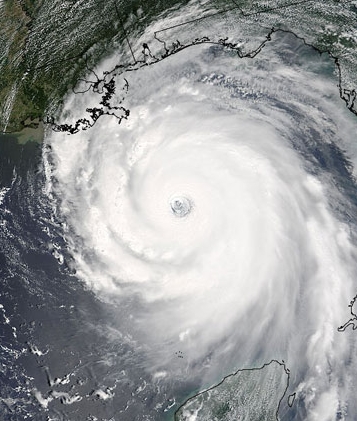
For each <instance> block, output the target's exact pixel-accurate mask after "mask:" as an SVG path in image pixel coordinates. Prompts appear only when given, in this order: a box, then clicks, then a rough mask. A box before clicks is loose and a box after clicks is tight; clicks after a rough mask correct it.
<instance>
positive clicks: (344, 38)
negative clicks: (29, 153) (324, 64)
mask: <svg viewBox="0 0 357 421" xmlns="http://www.w3.org/2000/svg"><path fill="white" fill-rule="evenodd" d="M186 3H188V0H182V1H178V0H159V1H152V0H145V1H137V0H136V1H125V2H124V1H115V0H87V1H85V2H83V1H82V0H4V1H3V2H2V3H1V4H0V19H1V22H3V24H2V25H1V27H0V72H1V73H0V74H1V76H0V132H20V131H21V130H22V129H23V128H25V127H29V128H32V129H34V130H36V129H37V128H39V122H40V121H41V120H42V119H43V118H44V115H45V114H46V113H50V114H55V113H56V112H57V111H58V110H60V108H61V104H62V101H63V98H64V96H65V95H66V93H67V92H68V91H69V90H70V89H71V88H73V87H74V86H75V85H76V84H77V81H78V80H79V79H80V78H81V77H84V76H85V75H86V74H88V67H89V68H91V67H94V66H95V65H96V64H97V63H98V62H99V61H100V60H101V59H103V58H104V57H106V56H108V55H110V54H111V53H113V52H114V51H115V50H116V48H117V47H118V46H119V45H122V44H123V42H128V41H129V43H130V39H133V38H135V37H136V36H137V35H138V34H140V33H141V32H143V31H144V30H145V28H147V27H148V25H149V24H150V22H152V20H154V19H157V18H158V16H159V15H160V14H161V13H163V12H165V11H167V10H169V9H170V10H171V11H172V10H176V11H177V10H179V7H181V6H182V5H184V4H186ZM197 4H198V5H199V6H200V8H201V9H202V10H203V13H207V14H209V13H210V11H213V10H214V11H224V10H229V9H232V8H235V9H236V10H237V11H238V13H240V14H241V15H242V16H245V15H250V16H254V19H255V21H256V24H257V25H263V26H264V25H266V26H267V27H272V26H275V27H279V28H285V29H287V30H291V31H294V32H295V33H297V35H299V36H303V37H305V38H306V40H307V41H308V42H309V43H312V44H313V45H315V46H316V47H317V48H319V49H321V50H329V51H331V52H332V53H333V54H334V55H335V56H337V57H339V60H340V63H341V72H342V78H343V83H344V87H346V88H348V89H350V90H353V89H354V88H355V87H356V86H357V73H356V72H355V69H356V67H357V50H356V40H357V30H356V28H357V6H356V2H355V1H342V0H341V1H337V0H328V1H322V0H318V1H317V0H302V1H290V2H289V1H282V0H274V1H269V0H265V1H248V0H231V1H223V0H211V1H208V2H207V1H202V2H200V1H198V2H197ZM126 37H127V39H126ZM118 61H119V58H118ZM41 130H42V129H41V127H40V129H39V130H38V131H37V133H38V135H39V134H40V133H41V132H42V131H41Z"/></svg>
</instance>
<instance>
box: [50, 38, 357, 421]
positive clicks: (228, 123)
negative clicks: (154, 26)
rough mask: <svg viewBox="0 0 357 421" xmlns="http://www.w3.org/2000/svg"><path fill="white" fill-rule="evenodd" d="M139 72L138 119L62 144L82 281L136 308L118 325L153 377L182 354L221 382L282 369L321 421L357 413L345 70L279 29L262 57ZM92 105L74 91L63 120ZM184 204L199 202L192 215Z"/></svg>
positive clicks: (189, 53)
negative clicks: (267, 366)
mask: <svg viewBox="0 0 357 421" xmlns="http://www.w3.org/2000/svg"><path fill="white" fill-rule="evenodd" d="M110 60H111V61H113V59H110ZM110 60H108V62H107V63H103V64H102V69H104V68H106V66H107V65H108V63H109V62H110ZM99 71H100V69H97V72H99ZM121 77H122V78H124V77H125V78H126V80H127V81H128V84H129V91H128V95H127V97H126V99H125V100H124V103H123V105H124V106H125V107H126V108H128V109H129V110H130V116H129V118H128V119H127V120H123V121H122V122H121V124H120V125H118V124H117V120H116V119H115V118H113V117H110V116H104V117H101V118H100V119H99V120H98V121H97V123H96V124H95V125H94V127H93V128H91V129H90V130H87V131H83V132H79V133H77V134H75V135H67V134H65V133H49V134H48V136H47V140H46V143H47V145H50V146H51V151H50V152H48V149H46V152H44V160H45V162H46V163H47V174H48V186H47V188H48V192H49V194H50V197H51V198H52V199H53V201H54V204H55V205H56V206H57V211H58V212H59V215H60V218H61V219H62V220H63V221H64V230H65V236H66V240H67V243H68V247H69V250H70V253H71V255H72V256H73V258H74V262H75V268H76V271H77V276H78V277H79V278H80V279H82V280H84V281H85V282H86V283H87V285H88V286H89V287H90V288H92V289H93V290H94V291H95V292H96V293H97V294H98V296H99V297H101V299H102V300H105V301H107V302H108V303H115V305H117V306H118V308H120V305H121V303H128V302H131V300H132V302H133V306H132V308H131V311H130V314H127V317H126V319H125V317H124V319H123V316H122V315H120V317H119V316H118V325H121V326H122V329H123V330H127V331H128V332H129V333H130V335H132V337H133V338H134V340H135V341H137V343H138V346H140V347H141V349H144V353H145V355H146V360H145V361H146V362H145V363H144V364H145V369H146V370H148V371H150V372H152V374H153V376H155V373H157V372H166V373H169V374H168V375H169V376H175V375H178V372H179V371H182V367H180V368H179V367H178V366H177V365H175V363H174V358H176V356H175V351H177V350H178V349H179V350H180V351H182V353H183V354H184V355H185V363H186V366H185V369H184V370H183V371H184V373H185V376H187V377H188V378H190V377H192V378H194V377H196V376H201V377H202V379H203V380H202V383H203V384H206V385H207V384H209V383H210V382H214V381H216V380H217V379H219V378H220V377H221V376H222V374H223V375H224V374H228V373H229V372H231V371H233V369H234V368H241V367H252V366H258V365H261V364H262V363H265V362H267V361H269V360H271V359H272V358H275V359H279V360H284V361H285V363H286V364H287V366H288V367H289V369H290V372H291V384H290V389H289V391H290V390H291V393H292V392H294V391H297V396H298V397H300V399H303V400H304V403H305V407H306V419H307V420H319V421H323V420H334V419H336V414H337V413H339V414H340V416H341V417H342V418H341V419H343V417H344V416H347V415H346V414H348V413H350V414H351V413H354V414H356V413H357V412H356V411H357V407H356V404H355V397H354V393H355V389H354V388H355V386H356V378H357V377H356V374H357V373H356V362H355V355H354V354H355V352H354V349H355V348H354V347H355V336H353V335H352V334H350V332H347V331H346V332H344V333H341V332H338V331H337V328H338V326H340V325H341V324H342V323H343V322H344V321H345V319H347V318H348V311H347V310H348V308H347V305H348V303H349V301H350V300H351V298H352V297H353V296H354V295H355V293H356V281H355V280H356V269H357V268H356V243H355V241H354V239H353V235H354V234H353V232H354V225H353V218H349V215H350V214H351V212H353V211H351V209H352V210H353V209H354V208H353V204H352V203H351V202H350V199H349V196H348V194H347V193H346V191H347V188H346V189H345V185H344V184H343V183H342V181H341V180H342V177H341V176H340V173H342V172H343V171H345V172H346V173H347V170H346V168H345V166H344V164H346V162H343V159H345V158H346V159H347V158H348V159H350V160H351V161H352V162H353V161H354V159H355V157H354V156H353V153H354V152H353V149H352V148H351V149H348V148H349V146H350V145H351V144H352V143H353V142H354V141H355V133H356V128H357V124H356V121H355V119H353V116H352V115H349V113H348V111H347V110H345V109H344V104H343V102H342V101H340V99H339V97H338V89H337V87H336V83H337V78H336V77H335V76H334V75H333V62H332V61H331V60H330V59H329V58H328V56H327V55H322V56H320V55H318V54H317V53H316V52H314V51H312V50H311V49H310V48H309V47H307V46H304V45H303V44H302V42H301V41H299V40H297V39H295V38H294V37H293V36H292V35H285V34H275V35H274V36H273V40H272V42H271V43H269V44H267V45H266V47H265V48H264V50H263V51H262V52H261V53H260V54H259V55H258V56H257V57H256V58H254V59H239V58H238V57H237V55H236V54H235V53H234V52H232V51H230V50H228V49H224V48H223V47H221V46H217V45H209V44H207V45H202V46H193V47H190V48H187V49H185V50H183V51H181V52H179V53H177V54H174V55H172V56H171V57H168V58H166V59H165V60H162V61H160V62H158V63H156V64H153V65H150V66H145V67H143V68H141V69H138V70H135V71H131V72H126V73H124V74H123V75H121ZM123 80H124V79H123ZM117 82H118V84H117V86H120V83H121V82H120V78H119V77H118V80H117ZM89 101H92V102H93V101H94V102H95V94H93V93H90V92H89V93H86V94H83V95H80V94H77V95H74V94H72V95H71V96H69V98H68V100H67V103H66V105H65V109H64V112H63V117H62V118H63V121H67V120H70V119H72V121H73V120H75V119H78V118H81V113H82V111H83V109H85V108H86V107H88V102H89ZM339 147H341V148H343V149H347V153H348V154H349V156H344V155H343V154H342V153H340V152H339V150H338V148H339ZM338 153H340V155H338ZM334 157H335V158H336V159H335V161H334ZM343 174H344V173H343ZM350 176H351V177H350V179H351V180H352V175H351V174H350ZM347 182H348V181H346V183H347ZM175 197H183V198H186V199H187V200H188V201H189V203H190V204H191V209H190V211H189V212H188V213H187V215H185V216H184V217H177V215H175V213H174V212H173V211H172V208H171V201H172V200H173V198H175ZM138 303H139V304H138ZM350 419H351V418H350Z"/></svg>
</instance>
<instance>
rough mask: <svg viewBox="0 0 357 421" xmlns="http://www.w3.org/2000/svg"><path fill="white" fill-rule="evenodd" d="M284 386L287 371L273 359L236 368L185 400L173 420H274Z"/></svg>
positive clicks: (287, 381)
mask: <svg viewBox="0 0 357 421" xmlns="http://www.w3.org/2000/svg"><path fill="white" fill-rule="evenodd" d="M288 385H289V371H288V370H287V368H286V367H285V365H284V364H283V363H280V362H278V361H275V360H273V361H271V362H270V363H269V364H265V365H264V366H262V367H260V368H253V369H243V370H239V371H237V372H236V373H234V374H231V375H229V376H227V377H225V378H224V379H223V380H222V381H221V382H220V383H219V384H217V385H215V386H213V387H211V388H209V389H207V390H205V391H203V392H201V393H198V394H197V395H195V396H193V397H192V398H190V399H188V400H187V401H186V402H185V403H184V404H183V405H182V406H181V407H180V408H179V409H178V410H177V411H176V413H175V421H192V420H195V421H236V420H242V421H243V420H244V421H252V420H254V421H260V420H261V421H263V420H264V421H276V420H277V419H278V411H279V406H280V402H281V401H282V399H283V397H284V396H285V393H286V390H287V388H288Z"/></svg>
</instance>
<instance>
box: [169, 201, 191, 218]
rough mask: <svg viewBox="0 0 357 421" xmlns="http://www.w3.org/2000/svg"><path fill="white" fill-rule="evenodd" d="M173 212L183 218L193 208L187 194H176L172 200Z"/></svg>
mask: <svg viewBox="0 0 357 421" xmlns="http://www.w3.org/2000/svg"><path fill="white" fill-rule="evenodd" d="M170 207H171V211H172V213H173V214H174V215H175V216H176V217H178V218H183V217H185V216H187V215H188V214H189V213H190V212H191V210H192V204H191V201H190V200H189V199H188V198H187V197H185V196H176V197H174V198H173V199H172V200H171V201H170Z"/></svg>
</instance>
